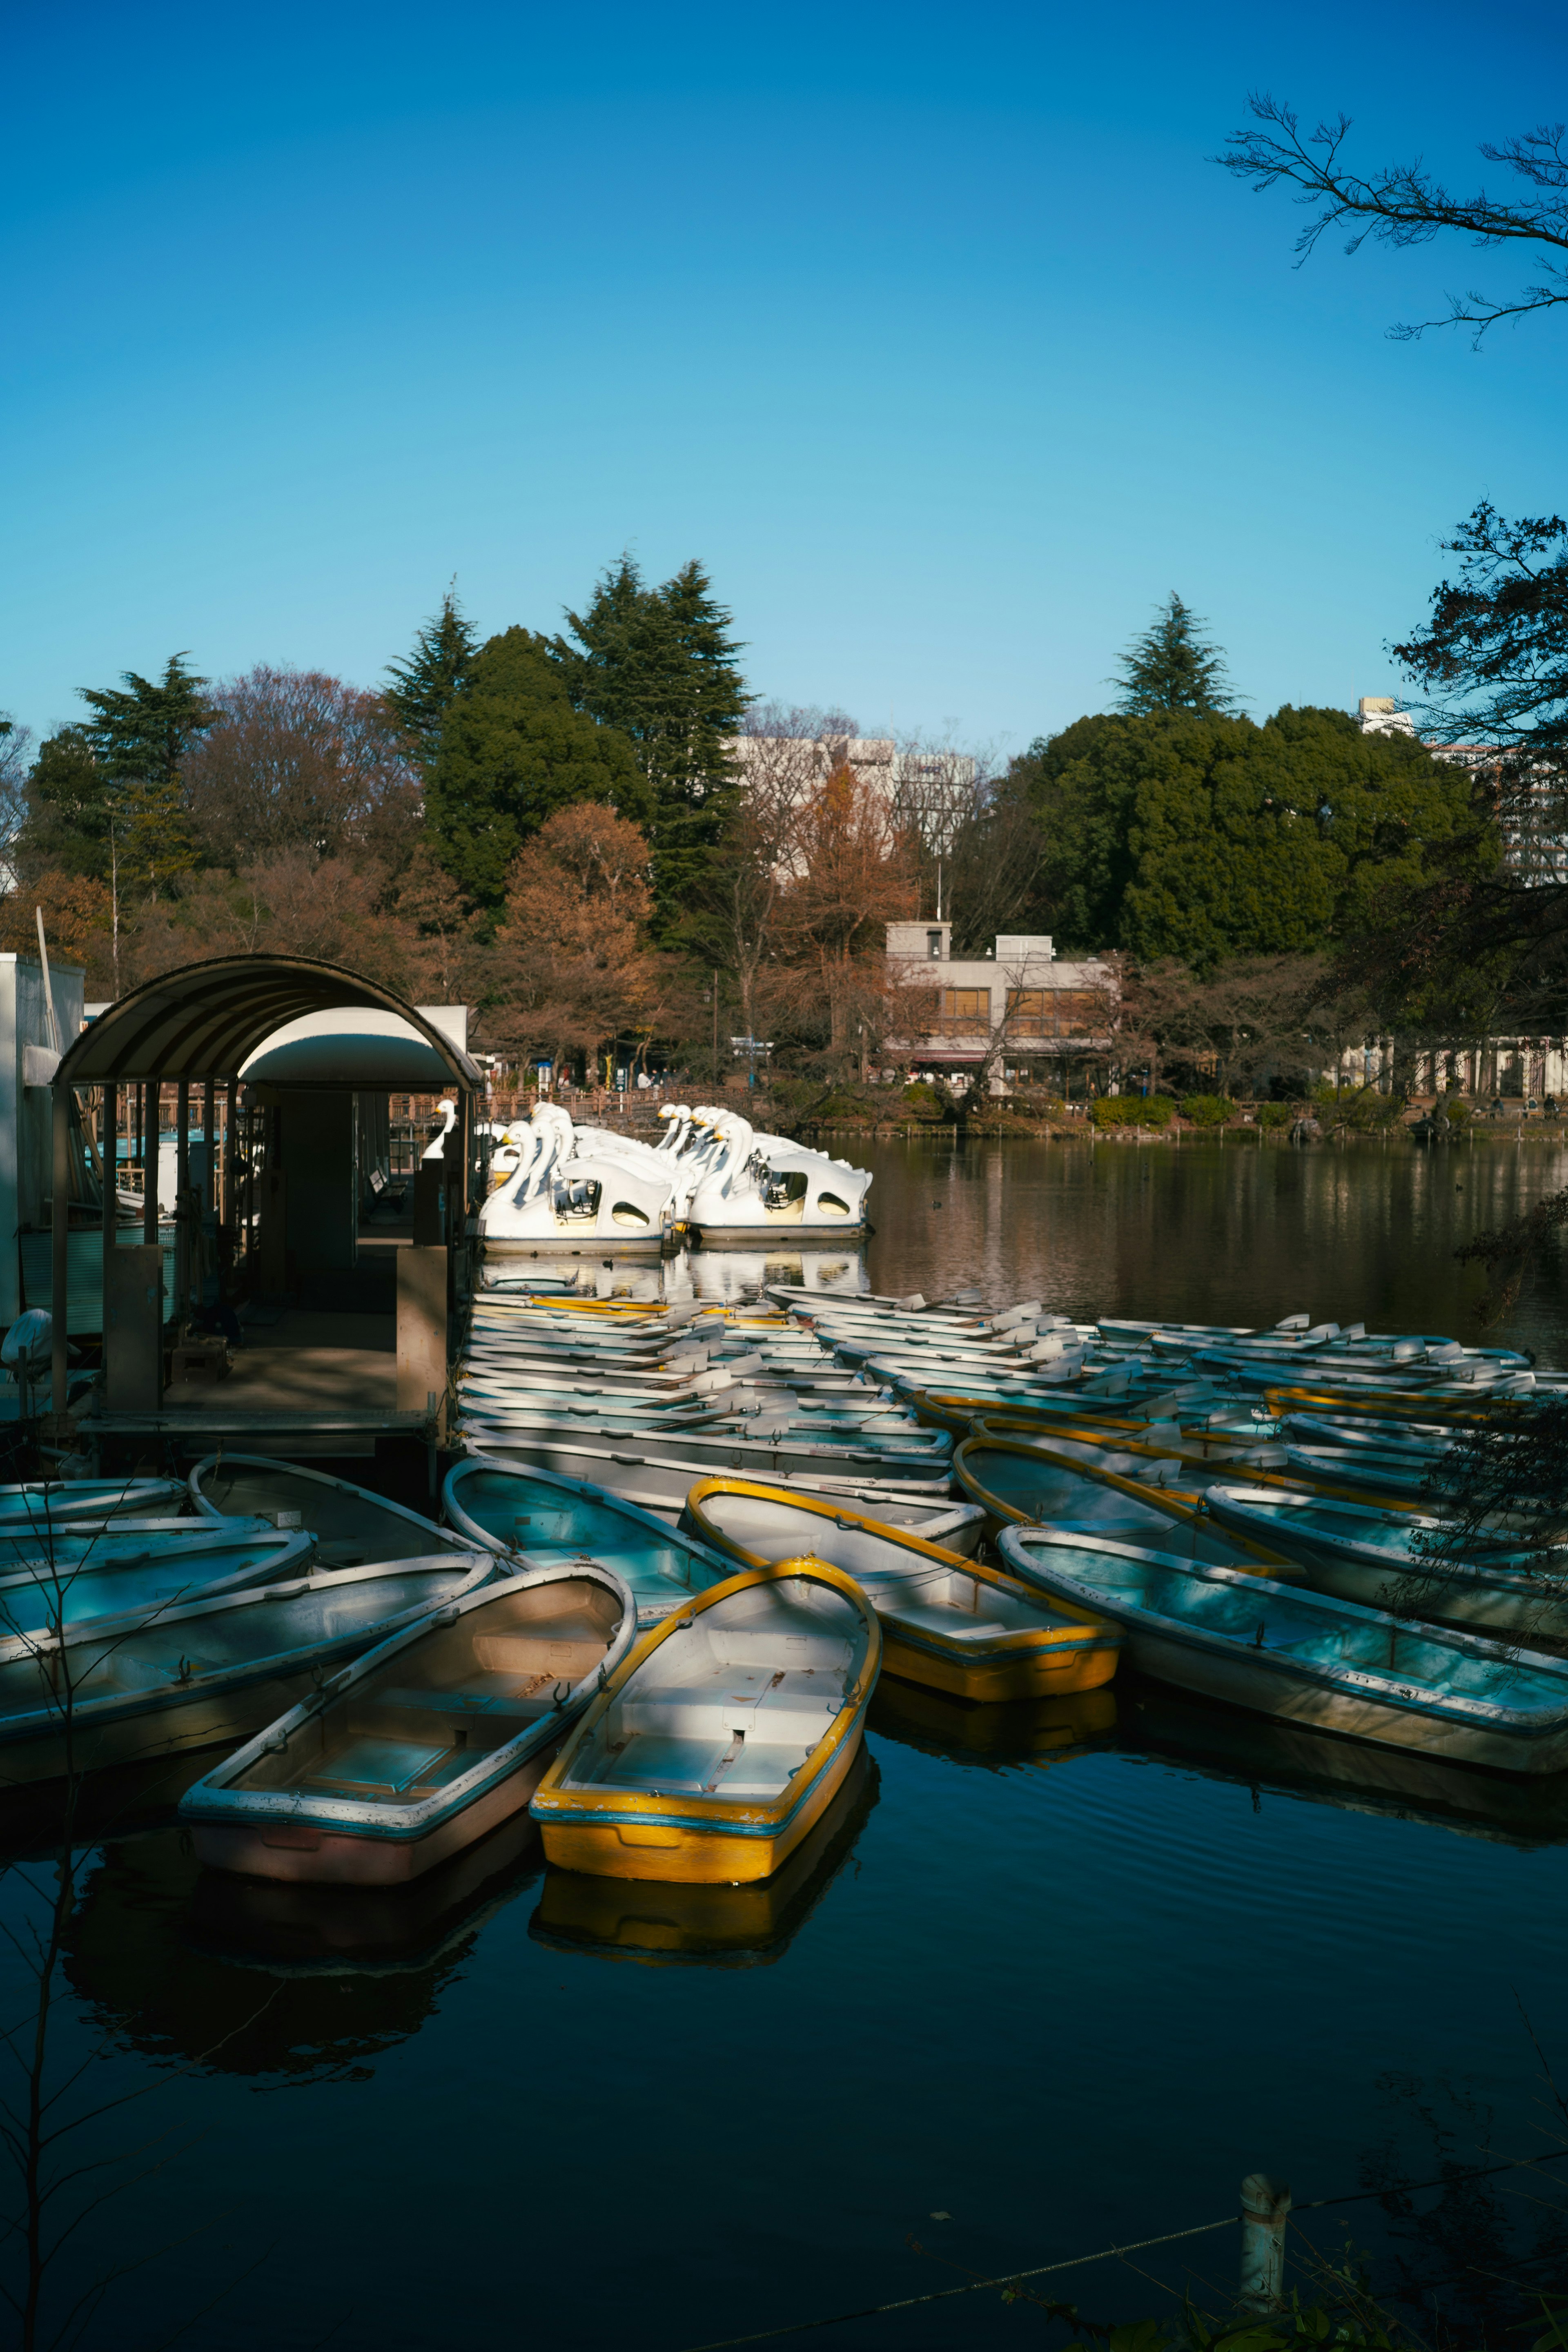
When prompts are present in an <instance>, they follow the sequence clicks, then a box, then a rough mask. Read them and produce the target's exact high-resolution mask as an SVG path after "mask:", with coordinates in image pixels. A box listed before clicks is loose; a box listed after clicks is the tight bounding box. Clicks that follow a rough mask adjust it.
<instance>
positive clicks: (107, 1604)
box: [0, 1519, 313, 1640]
mask: <svg viewBox="0 0 1568 2352" xmlns="http://www.w3.org/2000/svg"><path fill="white" fill-rule="evenodd" d="M110 1524H111V1526H113V1527H115V1528H116V1530H117V1532H116V1533H115V1534H113V1535H112V1536H103V1537H98V1538H95V1537H93V1536H92V1535H91V1534H90V1533H85V1534H73V1535H72V1536H70V1537H67V1536H65V1535H57V1536H56V1537H55V1538H54V1540H53V1542H52V1543H51V1545H50V1547H49V1556H48V1557H47V1559H46V1558H38V1559H36V1560H34V1561H31V1562H28V1561H25V1560H20V1559H14V1558H13V1559H7V1558H6V1548H5V1546H3V1545H0V1640H3V1639H4V1638H5V1636H8V1635H9V1636H19V1635H26V1634H37V1633H53V1632H58V1629H59V1628H60V1626H62V1625H85V1624H87V1623H88V1622H89V1620H91V1619H95V1618H104V1617H112V1618H114V1619H115V1620H116V1621H121V1620H123V1619H126V1618H134V1617H138V1616H142V1617H146V1618H149V1619H150V1618H152V1617H153V1616H154V1615H156V1614H157V1613H159V1612H163V1611H166V1610H169V1609H177V1608H178V1607H180V1606H181V1604H182V1603H183V1602H184V1601H210V1600H212V1599H214V1598H215V1597H216V1595H217V1594H218V1593H221V1592H237V1591H243V1590H244V1588H245V1587H246V1586H247V1585H248V1584H266V1583H275V1582H277V1581H278V1580H279V1579H280V1578H283V1577H290V1576H303V1575H305V1574H306V1573H307V1572H308V1571H309V1570H310V1566H311V1558H310V1555H311V1551H312V1549H313V1546H312V1543H311V1540H310V1537H309V1536H308V1535H304V1534H298V1533H297V1534H294V1535H280V1534H279V1532H278V1530H277V1529H276V1528H270V1527H268V1524H267V1522H266V1521H265V1520H264V1519H231V1520H230V1521H229V1523H228V1525H227V1526H226V1527H214V1526H213V1525H211V1523H210V1522H209V1521H207V1520H205V1519H163V1520H140V1521H138V1520H132V1521H130V1522H110ZM121 1526H123V1528H124V1532H123V1533H121V1532H119V1531H118V1530H119V1528H121ZM29 1540H36V1539H33V1538H29Z"/></svg>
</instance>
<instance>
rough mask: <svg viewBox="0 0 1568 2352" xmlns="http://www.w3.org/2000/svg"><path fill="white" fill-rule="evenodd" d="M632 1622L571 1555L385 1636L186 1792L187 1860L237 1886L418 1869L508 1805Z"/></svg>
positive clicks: (606, 1584)
mask: <svg viewBox="0 0 1568 2352" xmlns="http://www.w3.org/2000/svg"><path fill="white" fill-rule="evenodd" d="M636 1638H637V1603H636V1601H634V1599H633V1597H632V1594H631V1592H630V1591H629V1590H628V1588H627V1586H626V1584H625V1583H624V1582H623V1580H621V1578H620V1577H618V1576H616V1574H615V1572H614V1570H611V1569H608V1568H605V1566H603V1565H602V1563H600V1562H599V1561H597V1560H587V1559H578V1560H562V1561H554V1562H551V1563H548V1564H544V1565H536V1566H531V1567H529V1568H526V1569H524V1570H522V1571H521V1573H520V1574H518V1575H516V1576H509V1577H506V1578H504V1579H503V1580H500V1581H499V1582H494V1581H492V1582H491V1583H489V1584H487V1585H485V1586H483V1587H482V1588H481V1589H480V1590H479V1591H473V1592H469V1593H468V1594H467V1595H465V1596H464V1597H463V1598H462V1599H460V1600H457V1601H452V1602H450V1603H449V1604H448V1605H447V1606H446V1607H445V1608H441V1609H437V1610H436V1611H435V1612H430V1613H427V1614H426V1615H425V1616H423V1617H421V1618H420V1619H419V1620H418V1621H417V1622H416V1623H414V1624H412V1625H405V1626H404V1627H402V1628H401V1629H400V1630H399V1631H397V1632H396V1633H392V1634H390V1635H389V1636H388V1637H387V1639H386V1640H384V1641H383V1642H378V1643H376V1645H375V1647H374V1649H373V1650H371V1651H370V1652H369V1653H368V1654H366V1655H365V1656H363V1657H362V1658H360V1659H359V1660H358V1661H357V1662H356V1663H355V1664H353V1665H351V1666H349V1667H347V1668H346V1669H345V1670H344V1671H343V1672H342V1673H341V1674H339V1675H334V1676H333V1678H332V1683H331V1689H330V1690H329V1691H328V1692H327V1693H325V1694H323V1695H322V1696H320V1697H313V1698H310V1699H307V1700H305V1701H304V1702H303V1704H302V1705H300V1706H296V1707H293V1708H291V1709H290V1710H289V1713H288V1714H287V1715H284V1716H282V1717H279V1720H278V1721H277V1722H275V1723H272V1724H269V1725H268V1727H267V1728H266V1729H265V1730H263V1731H261V1732H258V1734H257V1736H256V1737H255V1738H253V1739H249V1740H247V1742H246V1743H245V1745H244V1746H243V1747H242V1748H237V1750H236V1752H235V1753H234V1755H232V1756H228V1757H226V1758H225V1759H224V1760H223V1762H222V1763H221V1764H219V1765H216V1767H215V1768H214V1769H213V1770H212V1771H211V1772H209V1773H208V1774H207V1775H206V1776H205V1779H204V1780H198V1781H197V1782H196V1783H195V1786H194V1787H192V1788H190V1789H187V1790H186V1791H185V1793H184V1797H182V1799H181V1800H180V1817H181V1819H182V1820H183V1821H184V1822H186V1823H188V1825H189V1827H190V1829H191V1832H192V1835H193V1838H194V1840H195V1849H196V1853H197V1856H198V1858H199V1859H200V1860H201V1861H203V1862H205V1863H208V1864H212V1865H213V1866H215V1867H216V1868H217V1869H220V1870H235V1871H240V1872H243V1873H244V1874H247V1876H250V1877H254V1878H281V1879H293V1880H299V1879H303V1880H326V1881H336V1882H338V1883H340V1884H346V1885H356V1886H388V1885H402V1884H404V1883H405V1882H406V1881H407V1880H409V1879H413V1878H419V1877H422V1876H423V1875H424V1874H425V1872H426V1871H427V1870H430V1869H433V1868H434V1867H435V1866H436V1864H438V1863H442V1862H445V1861H446V1860H447V1858H448V1856H450V1855H452V1854H454V1853H459V1852H460V1851H461V1850H462V1848H464V1847H465V1846H469V1845H472V1844H474V1843H476V1842H477V1841H478V1840H479V1838H481V1837H485V1836H487V1835H488V1834H489V1832H490V1831H491V1830H493V1829H497V1828H499V1827H500V1823H501V1822H504V1821H508V1820H510V1818H511V1817H512V1816H514V1815H515V1814H517V1813H520V1812H521V1811H524V1809H525V1808H526V1807H527V1805H528V1802H529V1800H530V1799H531V1796H532V1795H533V1792H534V1790H535V1789H536V1788H537V1787H538V1785H539V1781H540V1779H541V1777H542V1774H543V1772H544V1769H545V1768H546V1766H547V1765H548V1764H549V1763H550V1761H551V1759H552V1757H553V1756H554V1755H555V1754H556V1752H557V1750H558V1749H559V1748H560V1746H561V1743H562V1740H563V1738H565V1736H566V1733H567V1731H568V1729H569V1728H570V1727H571V1726H572V1725H573V1724H574V1722H575V1721H576V1719H577V1717H578V1716H579V1715H581V1714H582V1712H583V1709H584V1707H585V1706H587V1704H588V1702H589V1700H590V1699H591V1698H592V1697H593V1696H594V1695H595V1692H596V1691H599V1690H602V1689H603V1688H604V1686H605V1681H606V1679H607V1678H608V1676H609V1675H611V1674H612V1673H613V1672H614V1671H615V1669H616V1667H617V1666H618V1665H619V1664H620V1663H621V1660H622V1659H623V1658H624V1657H625V1656H626V1652H627V1651H628V1650H629V1649H630V1648H631V1645H632V1643H633V1642H634V1641H635V1640H636Z"/></svg>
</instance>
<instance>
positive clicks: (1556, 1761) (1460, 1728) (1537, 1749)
mask: <svg viewBox="0 0 1568 2352" xmlns="http://www.w3.org/2000/svg"><path fill="white" fill-rule="evenodd" d="M1002 1557H1003V1559H1005V1562H1006V1564H1007V1566H1008V1567H1009V1568H1011V1569H1012V1570H1014V1572H1015V1574H1016V1575H1017V1576H1019V1577H1021V1578H1022V1579H1023V1580H1024V1581H1025V1582H1026V1583H1028V1584H1033V1585H1034V1586H1036V1587H1037V1589H1038V1590H1039V1591H1042V1592H1045V1593H1047V1594H1048V1595H1049V1596H1050V1597H1051V1599H1053V1600H1054V1601H1057V1602H1058V1605H1059V1606H1061V1607H1062V1608H1065V1609H1068V1610H1073V1609H1078V1610H1081V1611H1082V1612H1084V1613H1085V1614H1086V1615H1089V1614H1092V1615H1095V1616H1102V1617H1109V1618H1110V1619H1111V1621H1112V1622H1114V1623H1116V1624H1119V1625H1120V1626H1121V1628H1122V1630H1123V1631H1124V1633H1126V1635H1127V1657H1128V1663H1129V1664H1130V1665H1131V1666H1132V1667H1133V1668H1134V1670H1135V1671H1136V1672H1138V1673H1140V1674H1145V1675H1151V1676H1152V1677H1153V1678H1154V1679H1155V1680H1156V1681H1160V1682H1169V1683H1175V1684H1177V1685H1179V1686H1180V1687H1181V1688H1182V1689H1184V1690H1190V1691H1195V1692H1198V1693H1199V1694H1201V1695H1202V1696H1205V1697H1206V1698H1211V1699H1223V1700H1225V1701H1226V1702H1227V1703H1228V1704H1230V1705H1231V1706H1244V1707H1247V1708H1250V1709H1251V1710H1252V1712H1253V1713H1255V1714H1258V1715H1271V1716H1280V1717H1286V1718H1288V1719H1289V1721H1292V1722H1295V1723H1302V1724H1308V1725H1311V1726H1313V1727H1316V1728H1317V1729H1319V1730H1321V1731H1333V1732H1338V1733H1340V1734H1341V1735H1342V1736H1343V1737H1345V1738H1352V1739H1369V1740H1376V1741H1379V1742H1381V1743H1384V1744H1385V1745H1387V1746H1389V1747H1394V1748H1414V1749H1416V1750H1418V1751H1419V1752H1420V1753H1421V1754H1423V1755H1428V1756H1446V1757H1449V1758H1451V1759H1454V1760H1455V1761H1456V1762H1458V1763H1465V1764H1485V1765H1490V1766H1492V1767H1494V1768H1495V1769H1499V1770H1501V1771H1505V1772H1555V1771H1560V1770H1561V1769H1563V1766H1564V1765H1568V1660H1564V1659H1560V1658H1549V1657H1545V1656H1542V1655H1541V1654H1538V1653H1534V1652H1531V1651H1528V1650H1526V1651H1520V1650H1514V1649H1510V1648H1507V1647H1505V1646H1504V1645H1503V1644H1502V1643H1498V1642H1487V1641H1483V1640H1481V1639H1480V1638H1479V1635H1477V1634H1474V1633H1449V1632H1447V1631H1445V1630H1442V1629H1440V1628H1438V1627H1436V1626H1427V1625H1423V1626H1420V1627H1419V1628H1416V1627H1413V1626H1411V1625H1409V1624H1407V1623H1406V1622H1404V1621H1403V1620H1402V1619H1400V1618H1398V1617H1391V1616H1389V1615H1387V1614H1386V1613H1385V1612H1384V1611H1382V1610H1378V1609H1363V1608H1360V1607H1358V1606H1356V1604H1355V1603H1353V1602H1352V1601H1336V1600H1331V1599H1330V1598H1329V1597H1328V1596H1327V1595H1325V1594H1323V1593H1319V1592H1306V1591H1301V1589H1300V1587H1299V1586H1294V1585H1283V1584H1279V1583H1277V1582H1275V1581H1274V1580H1272V1579H1268V1578H1264V1577H1258V1576H1249V1575H1247V1574H1245V1573H1243V1572H1242V1571H1240V1570H1236V1569H1229V1568H1220V1567H1215V1566H1210V1565H1207V1564H1205V1563H1203V1562H1200V1561H1196V1560H1185V1559H1177V1558H1176V1557H1175V1556H1174V1555H1173V1554H1172V1553H1169V1552H1159V1551H1154V1550H1151V1549H1147V1548H1145V1547H1142V1546H1140V1545H1133V1544H1123V1543H1108V1542H1106V1541H1104V1540H1103V1539H1102V1538H1098V1537H1095V1536H1087V1535H1066V1534H1058V1533H1053V1532H1050V1531H1048V1530H1047V1529H1046V1528H1008V1529H1007V1531H1006V1533H1005V1535H1004V1536H1003V1538H1002Z"/></svg>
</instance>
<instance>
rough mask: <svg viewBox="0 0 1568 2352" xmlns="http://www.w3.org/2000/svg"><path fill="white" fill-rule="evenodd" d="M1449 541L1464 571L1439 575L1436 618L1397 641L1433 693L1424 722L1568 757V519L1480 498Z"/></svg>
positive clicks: (1545, 756)
mask: <svg viewBox="0 0 1568 2352" xmlns="http://www.w3.org/2000/svg"><path fill="white" fill-rule="evenodd" d="M1443 546H1444V551H1445V552H1446V553H1447V554H1450V555H1457V556H1458V558H1459V567H1458V571H1459V576H1458V580H1457V581H1449V580H1444V581H1442V582H1440V583H1439V584H1438V585H1437V586H1436V588H1435V589H1434V590H1433V592H1432V617H1431V619H1430V621H1429V622H1427V624H1426V626H1425V627H1423V628H1418V629H1416V630H1415V631H1414V632H1413V633H1412V634H1411V635H1410V636H1409V637H1408V638H1407V639H1406V641H1405V644H1403V645H1398V646H1394V647H1393V652H1394V657H1395V659H1396V660H1397V661H1399V662H1400V663H1401V664H1402V665H1403V666H1404V667H1405V669H1407V670H1408V671H1409V672H1410V673H1411V675H1412V677H1415V678H1418V679H1419V680H1420V682H1421V684H1422V685H1423V686H1424V687H1425V688H1426V689H1427V691H1428V693H1429V695H1430V696H1431V697H1432V699H1431V701H1430V703H1429V704H1427V705H1426V706H1425V707H1424V708H1423V709H1422V713H1421V717H1422V723H1423V725H1424V726H1425V727H1426V728H1427V729H1428V731H1429V732H1431V733H1433V734H1435V735H1436V736H1438V737H1440V738H1441V739H1442V740H1447V741H1450V742H1452V741H1462V740H1466V739H1468V740H1470V741H1472V742H1479V743H1483V744H1485V745H1487V746H1489V747H1491V748H1495V749H1496V750H1497V751H1502V752H1509V753H1512V754H1514V755H1516V756H1521V757H1522V759H1523V760H1524V761H1528V762H1530V763H1531V764H1532V765H1533V764H1534V763H1537V762H1540V761H1549V762H1550V763H1552V766H1553V767H1556V766H1558V765H1560V764H1563V763H1565V762H1568V522H1565V521H1564V520H1563V517H1562V516H1561V515H1539V516H1522V517H1521V519H1520V520H1518V521H1517V522H1509V521H1508V520H1505V518H1504V517H1503V516H1501V515H1500V514H1499V513H1498V511H1497V509H1496V508H1495V507H1493V506H1492V505H1491V504H1490V503H1489V501H1488V500H1487V499H1482V500H1481V501H1480V503H1479V505H1478V506H1477V507H1476V508H1475V509H1473V510H1472V512H1471V513H1470V514H1468V516H1467V517H1466V519H1465V520H1464V521H1463V522H1462V523H1461V524H1460V525H1459V527H1458V530H1457V532H1456V533H1455V536H1454V537H1453V538H1452V539H1449V540H1445V541H1444V542H1443Z"/></svg>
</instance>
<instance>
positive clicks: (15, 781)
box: [0, 711, 33, 856]
mask: <svg viewBox="0 0 1568 2352" xmlns="http://www.w3.org/2000/svg"><path fill="white" fill-rule="evenodd" d="M32 748H33V730H32V729H31V728H30V727H22V726H19V725H18V724H17V722H16V719H10V718H7V717H6V715H5V713H4V712H3V711H0V856H9V855H10V852H11V849H12V847H13V845H14V844H15V842H16V837H17V835H18V834H19V833H20V832H21V830H22V826H23V824H25V822H26V814H27V754H28V752H29V751H31V750H32Z"/></svg>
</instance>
